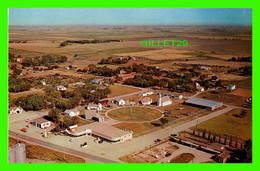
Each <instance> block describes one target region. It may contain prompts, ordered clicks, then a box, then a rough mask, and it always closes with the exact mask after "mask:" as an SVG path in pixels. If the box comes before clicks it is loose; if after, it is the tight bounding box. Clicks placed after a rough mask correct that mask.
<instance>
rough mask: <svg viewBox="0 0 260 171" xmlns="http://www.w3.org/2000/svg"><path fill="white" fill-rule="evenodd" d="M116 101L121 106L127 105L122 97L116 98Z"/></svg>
mask: <svg viewBox="0 0 260 171" xmlns="http://www.w3.org/2000/svg"><path fill="white" fill-rule="evenodd" d="M115 103H116V104H117V105H119V106H123V105H125V101H124V100H123V99H120V100H115Z"/></svg>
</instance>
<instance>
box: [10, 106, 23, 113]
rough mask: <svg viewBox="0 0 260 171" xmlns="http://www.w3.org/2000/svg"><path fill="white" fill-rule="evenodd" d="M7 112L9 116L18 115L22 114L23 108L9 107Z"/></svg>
mask: <svg viewBox="0 0 260 171" xmlns="http://www.w3.org/2000/svg"><path fill="white" fill-rule="evenodd" d="M8 112H9V114H10V115H12V114H20V113H22V112H23V108H21V107H10V108H9V111H8Z"/></svg>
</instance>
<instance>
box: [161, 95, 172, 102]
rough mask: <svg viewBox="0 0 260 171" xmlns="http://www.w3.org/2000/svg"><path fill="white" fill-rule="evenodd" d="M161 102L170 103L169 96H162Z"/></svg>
mask: <svg viewBox="0 0 260 171" xmlns="http://www.w3.org/2000/svg"><path fill="white" fill-rule="evenodd" d="M161 100H162V102H167V101H171V98H170V97H169V96H163V97H162V99H161Z"/></svg>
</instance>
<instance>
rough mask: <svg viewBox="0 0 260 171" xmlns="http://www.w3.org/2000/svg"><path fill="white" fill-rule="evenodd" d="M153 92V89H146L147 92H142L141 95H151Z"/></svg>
mask: <svg viewBox="0 0 260 171" xmlns="http://www.w3.org/2000/svg"><path fill="white" fill-rule="evenodd" d="M153 93H154V92H153V91H147V92H144V93H142V94H141V96H148V95H151V94H153Z"/></svg>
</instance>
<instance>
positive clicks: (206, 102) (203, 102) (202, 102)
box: [185, 97, 222, 107]
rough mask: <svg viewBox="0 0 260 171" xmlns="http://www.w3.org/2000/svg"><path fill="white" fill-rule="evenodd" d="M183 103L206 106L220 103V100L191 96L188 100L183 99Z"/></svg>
mask: <svg viewBox="0 0 260 171" xmlns="http://www.w3.org/2000/svg"><path fill="white" fill-rule="evenodd" d="M185 103H190V104H195V105H200V106H206V107H214V106H215V105H219V104H222V103H221V102H216V101H211V100H204V99H199V98H195V97H192V98H190V99H189V100H187V101H185Z"/></svg>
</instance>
